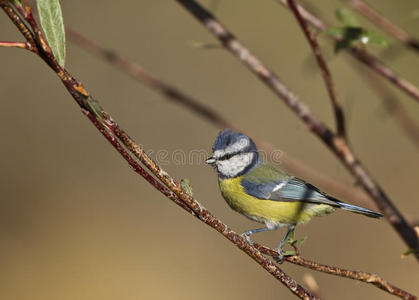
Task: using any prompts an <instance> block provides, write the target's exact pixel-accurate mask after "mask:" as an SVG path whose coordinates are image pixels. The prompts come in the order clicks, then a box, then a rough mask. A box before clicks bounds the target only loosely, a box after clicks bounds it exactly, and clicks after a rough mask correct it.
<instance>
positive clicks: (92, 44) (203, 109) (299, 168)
mask: <svg viewBox="0 0 419 300" xmlns="http://www.w3.org/2000/svg"><path fill="white" fill-rule="evenodd" d="M66 36H67V38H68V39H69V40H70V41H72V42H74V43H76V44H77V45H79V46H80V47H82V48H84V49H86V50H88V51H90V52H91V53H93V54H95V55H97V56H98V57H100V58H102V59H104V60H105V61H106V62H108V63H110V64H112V65H114V66H115V67H117V68H119V69H120V70H122V71H123V72H125V73H127V74H129V75H130V76H131V77H133V78H134V79H135V80H137V81H138V82H141V83H144V84H145V85H146V86H149V87H151V88H152V89H154V90H156V91H157V92H159V93H161V94H162V95H163V96H164V97H166V98H167V99H169V100H172V101H174V102H175V103H177V104H179V105H180V106H181V107H183V108H185V109H188V110H189V111H191V112H193V113H195V114H197V115H198V116H200V117H202V118H203V119H204V120H207V121H208V122H210V123H211V124H213V125H214V126H216V127H218V128H220V129H223V128H226V127H227V128H233V129H236V130H237V131H240V132H243V133H246V134H247V135H249V136H252V138H253V140H254V141H255V142H256V144H257V145H258V147H259V148H260V149H262V150H264V151H266V153H269V154H272V153H275V152H274V151H277V150H278V147H276V146H275V145H273V144H272V143H269V142H267V141H264V140H260V139H259V138H257V137H254V136H253V135H252V134H251V133H249V132H246V131H245V130H243V129H241V128H238V127H237V126H235V125H233V124H231V123H230V122H229V121H227V120H226V119H225V118H223V117H222V116H221V115H219V114H218V113H217V112H216V111H215V110H213V109H211V108H210V107H208V106H206V105H205V104H203V103H201V102H200V101H198V100H197V99H195V98H193V97H191V96H189V95H187V94H186V93H184V92H183V91H181V90H179V89H178V88H176V87H174V86H172V85H171V84H169V83H167V82H164V81H162V80H161V79H159V78H157V77H156V76H155V75H153V74H151V73H150V72H149V71H148V70H146V69H144V67H142V66H141V65H139V64H138V63H134V62H132V61H129V60H128V59H126V58H124V57H122V56H121V55H119V54H118V53H117V52H115V51H113V50H110V49H108V48H105V47H103V46H102V45H100V44H99V43H98V42H96V41H94V40H91V39H89V38H87V37H86V36H84V35H82V34H80V33H79V32H76V31H74V30H73V29H71V28H69V27H66ZM280 158H281V166H282V167H283V168H284V169H286V170H288V171H289V172H290V173H291V174H294V175H297V176H300V177H302V178H304V179H305V180H307V181H309V182H312V183H315V184H316V185H318V186H320V187H321V188H323V189H325V190H327V191H328V192H329V193H330V194H331V195H334V196H336V197H338V198H342V199H350V201H351V202H354V203H358V204H359V205H364V206H369V207H371V206H372V205H374V202H372V201H371V199H370V198H368V197H366V196H365V195H364V194H363V193H360V192H358V191H356V190H355V189H354V188H353V187H351V186H348V185H346V184H344V183H341V182H339V181H337V180H335V179H333V178H331V177H329V176H326V175H324V174H322V173H320V172H319V171H317V170H315V169H313V168H310V167H309V166H307V165H305V164H303V163H302V162H300V161H298V160H296V159H295V158H293V157H291V156H290V155H289V154H286V153H281V157H280ZM273 162H274V163H277V161H275V160H274V161H273ZM371 208H372V207H371ZM376 208H377V207H376V205H374V207H373V208H372V209H376Z"/></svg>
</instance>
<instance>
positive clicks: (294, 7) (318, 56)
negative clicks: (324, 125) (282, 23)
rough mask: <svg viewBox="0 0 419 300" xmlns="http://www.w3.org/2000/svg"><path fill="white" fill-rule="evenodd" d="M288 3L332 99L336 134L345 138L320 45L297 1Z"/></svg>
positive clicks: (335, 94)
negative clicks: (311, 50)
mask: <svg viewBox="0 0 419 300" xmlns="http://www.w3.org/2000/svg"><path fill="white" fill-rule="evenodd" d="M288 5H289V6H290V8H291V10H292V12H293V13H294V15H295V17H296V18H297V21H298V23H299V24H300V26H301V29H302V30H303V32H304V34H305V36H306V38H307V40H308V42H309V44H310V46H311V48H312V49H313V53H314V55H315V57H316V60H317V63H318V65H319V67H320V70H321V71H322V75H323V79H324V82H325V84H326V88H327V92H328V93H329V97H330V100H331V101H332V106H333V110H334V112H335V120H336V129H337V134H338V135H339V136H341V137H342V138H344V139H347V134H346V130H345V115H344V114H343V110H342V105H341V101H340V100H339V97H338V93H337V91H336V88H335V84H334V83H333V78H332V75H331V74H330V71H329V68H328V67H327V64H326V61H325V60H324V58H323V55H322V52H321V50H320V47H319V45H318V43H317V40H316V37H315V36H314V34H313V33H312V32H310V30H309V29H308V26H307V24H306V21H305V20H304V18H303V17H302V15H301V14H300V12H299V10H298V8H297V5H298V4H297V3H296V2H295V1H294V0H288Z"/></svg>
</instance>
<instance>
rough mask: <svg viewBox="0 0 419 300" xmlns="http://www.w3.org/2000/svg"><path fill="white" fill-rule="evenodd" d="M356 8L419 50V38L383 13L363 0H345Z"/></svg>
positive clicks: (403, 41) (397, 37) (373, 21)
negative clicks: (412, 35)
mask: <svg viewBox="0 0 419 300" xmlns="http://www.w3.org/2000/svg"><path fill="white" fill-rule="evenodd" d="M345 1H346V2H347V3H349V5H351V6H352V7H353V8H354V9H356V10H357V11H358V12H360V13H361V14H362V15H364V17H366V18H368V19H369V20H370V21H371V22H372V23H374V24H376V25H378V26H380V27H381V28H382V29H383V30H385V31H387V32H388V33H390V34H391V35H393V36H394V37H395V38H396V39H398V40H399V41H401V42H402V43H403V44H405V45H406V46H408V47H410V48H412V49H413V50H416V51H419V40H417V39H415V38H413V37H411V36H410V35H409V34H408V33H407V32H406V31H404V30H403V29H402V28H400V27H398V26H397V25H395V24H394V23H392V22H391V21H390V20H389V19H387V18H386V17H384V16H383V15H381V14H380V13H379V12H378V11H376V10H375V9H374V8H372V7H371V6H370V5H368V4H367V3H366V2H364V1H362V0H345Z"/></svg>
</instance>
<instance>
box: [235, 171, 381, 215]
mask: <svg viewBox="0 0 419 300" xmlns="http://www.w3.org/2000/svg"><path fill="white" fill-rule="evenodd" d="M241 185H242V186H243V188H244V190H245V192H246V193H248V194H249V195H252V196H253V197H256V198H258V199H261V200H272V201H286V202H293V201H303V202H308V203H316V204H327V205H330V206H333V207H340V208H342V209H344V210H348V211H351V212H354V213H358V214H363V215H366V216H369V217H373V218H380V217H382V216H383V215H382V214H380V213H377V212H374V211H372V210H369V209H366V208H363V207H359V206H355V205H351V204H347V203H344V202H342V201H339V200H338V199H335V198H333V197H331V196H329V195H327V194H326V193H324V192H322V191H320V190H319V189H318V188H316V187H315V186H314V185H311V184H310V183H307V182H305V181H304V180H302V179H299V178H296V177H292V176H289V175H287V174H285V173H284V172H282V171H280V170H277V169H274V168H273V167H271V166H268V165H265V164H262V165H261V166H259V167H258V168H255V169H254V170H252V171H251V172H249V173H248V174H246V175H244V176H243V179H242V180H241Z"/></svg>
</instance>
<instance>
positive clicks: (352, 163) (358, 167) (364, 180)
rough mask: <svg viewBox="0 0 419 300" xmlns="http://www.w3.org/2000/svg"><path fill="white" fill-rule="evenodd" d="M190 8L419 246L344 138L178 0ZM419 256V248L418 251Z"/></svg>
mask: <svg viewBox="0 0 419 300" xmlns="http://www.w3.org/2000/svg"><path fill="white" fill-rule="evenodd" d="M176 1H177V2H178V3H179V4H180V5H181V6H182V7H184V8H185V9H186V10H187V11H188V12H190V13H191V14H192V15H193V16H194V17H195V18H196V19H197V20H198V21H199V22H201V23H202V24H203V25H204V26H205V27H206V28H207V30H208V31H209V32H210V33H212V34H213V35H214V36H215V37H216V38H218V39H219V40H220V42H221V43H222V45H223V46H224V47H225V48H226V49H227V50H228V51H230V52H231V53H232V54H233V55H234V56H235V57H236V58H238V59H239V60H241V61H242V62H243V63H244V64H245V65H246V67H247V68H248V69H249V70H250V71H252V72H253V73H254V74H256V75H257V76H258V77H259V79H260V80H262V82H263V83H265V85H266V86H267V87H268V88H270V89H271V90H272V91H273V92H274V93H275V94H276V95H277V96H278V97H279V98H280V99H282V101H284V102H285V104H286V105H288V106H289V108H290V109H291V110H293V111H294V112H295V113H296V114H297V115H298V116H299V117H300V118H301V119H302V121H303V122H304V123H305V124H306V125H307V126H308V127H309V128H310V130H311V131H312V132H313V133H314V134H315V135H316V136H317V137H318V138H319V139H320V140H321V141H323V143H325V144H326V145H327V147H328V148H329V149H330V150H331V151H332V152H333V153H334V154H335V155H336V156H337V157H338V158H339V159H340V160H341V161H342V163H343V164H344V165H345V167H346V168H347V169H348V171H349V172H350V173H351V174H352V175H353V176H354V177H355V178H356V179H357V181H358V182H359V183H360V185H361V186H362V187H363V188H364V190H365V191H366V192H367V193H368V194H369V195H370V196H371V198H372V199H373V200H374V202H375V203H376V204H377V206H378V207H379V209H380V210H381V212H383V213H384V215H385V216H386V218H387V220H388V221H389V222H390V224H391V225H392V226H393V228H394V229H395V230H396V231H397V233H398V234H399V235H400V237H401V238H402V239H403V240H404V242H405V243H406V244H407V245H408V247H409V248H410V249H419V238H418V236H417V235H416V232H415V231H414V230H413V228H412V227H410V226H409V224H408V223H407V221H406V219H405V218H404V216H403V215H402V214H401V213H400V212H399V210H398V209H397V208H396V206H395V205H394V204H393V203H392V201H391V200H390V198H388V196H387V195H386V194H385V192H384V191H383V189H382V188H381V187H380V186H379V185H378V183H377V182H376V181H375V180H374V179H373V178H372V177H371V176H370V174H369V173H368V172H367V170H366V169H365V168H364V166H363V165H362V163H361V161H360V160H359V159H358V158H357V157H356V156H355V155H354V153H353V152H352V150H351V149H350V147H349V145H348V144H347V143H346V141H345V140H344V139H342V138H341V137H339V136H336V135H335V134H334V133H333V132H332V131H331V130H330V129H329V128H328V127H327V126H326V125H325V124H323V123H322V122H321V121H320V120H319V119H318V118H316V117H315V116H314V115H313V114H312V113H311V112H310V110H309V108H308V107H307V106H306V105H305V104H304V103H303V102H302V101H301V100H300V99H299V98H298V97H297V96H296V95H295V94H294V93H293V92H292V91H291V90H289V89H288V87H287V86H285V85H284V84H283V83H282V81H281V80H280V79H279V78H278V76H277V75H276V74H275V73H273V72H272V71H271V70H269V69H268V68H267V67H266V66H265V65H264V64H263V63H262V62H261V61H260V60H259V59H258V58H257V57H256V56H255V55H253V54H252V53H251V52H250V51H249V49H247V48H246V47H245V46H244V45H242V44H241V43H240V42H239V41H238V40H237V39H236V38H235V37H234V36H233V34H232V33H231V32H230V31H228V30H227V29H226V28H225V27H224V26H223V25H222V24H221V23H220V22H218V20H216V19H215V17H214V16H213V15H212V14H211V13H210V12H208V11H207V10H205V8H203V7H202V6H201V5H199V4H198V3H197V2H196V1H193V0H176ZM416 258H417V259H418V260H419V252H417V253H416Z"/></svg>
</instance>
